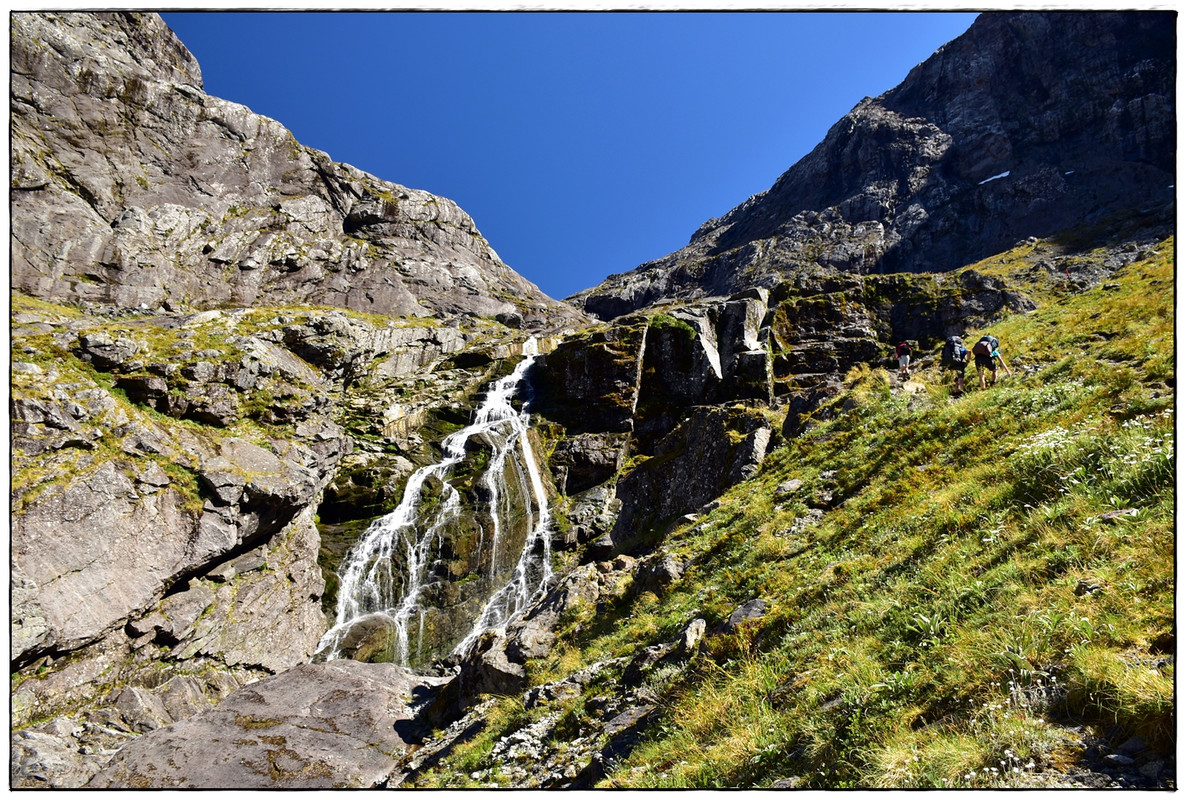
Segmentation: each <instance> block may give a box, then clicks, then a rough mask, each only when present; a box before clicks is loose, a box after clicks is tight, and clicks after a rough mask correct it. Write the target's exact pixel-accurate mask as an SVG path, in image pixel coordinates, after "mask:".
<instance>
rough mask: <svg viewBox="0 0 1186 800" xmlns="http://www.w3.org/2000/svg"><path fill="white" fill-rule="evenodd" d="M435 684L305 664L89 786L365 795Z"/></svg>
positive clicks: (396, 673) (149, 740) (142, 748)
mask: <svg viewBox="0 0 1186 800" xmlns="http://www.w3.org/2000/svg"><path fill="white" fill-rule="evenodd" d="M440 682H441V679H434V678H426V677H422V676H414V675H412V674H411V673H410V672H408V671H407V670H404V669H402V668H400V667H397V666H395V665H392V664H362V663H359V662H356V661H331V662H328V663H324V664H305V665H302V666H297V667H294V668H293V669H291V670H288V671H287V672H284V673H282V674H280V675H276V676H274V677H271V678H267V679H264V680H262V681H259V682H257V683H253V684H251V685H249V686H244V687H242V688H241V689H239V690H237V691H235V692H234V693H232V694H231V695H230V696H229V697H227V699H225V700H224V701H222V703H220V704H219V705H218V706H217V707H215V708H213V709H210V710H207V711H204V712H202V713H200V714H198V715H196V716H194V717H191V718H189V719H187V720H184V721H182V722H177V723H174V724H172V725H170V726H168V727H165V728H161V729H159V730H154V731H153V732H151V733H147V734H145V735H144V736H140V737H139V738H137V739H136V740H134V741H132V742H131V743H129V744H128V745H127V746H125V747H124V748H122V749H121V750H120V751H119V752H118V753H117V754H116V755H115V756H114V757H113V758H112V760H111V762H110V763H109V764H108V765H107V766H106V767H104V768H103V769H102V770H101V771H100V772H99V773H98V774H97V775H95V776H94V777H93V778H92V779H91V780H90V782H89V783H88V784H87V785H88V787H89V788H106V789H126V788H133V787H134V788H158V789H163V788H170V789H181V788H184V789H331V788H374V787H377V786H381V785H383V784H384V782H385V781H386V780H387V778H388V776H389V775H390V774H391V772H392V771H393V769H394V768H395V766H396V763H397V760H398V759H399V757H400V756H401V755H402V754H403V753H404V752H405V751H406V750H407V743H406V742H405V741H404V740H403V739H402V738H401V737H400V735H399V734H398V733H397V731H396V727H397V723H399V722H400V721H404V720H409V719H411V718H413V717H414V716H415V707H414V706H413V705H411V703H410V702H409V698H410V697H412V696H413V695H414V693H419V692H420V691H422V688H421V687H432V686H435V685H437V684H439V683H440Z"/></svg>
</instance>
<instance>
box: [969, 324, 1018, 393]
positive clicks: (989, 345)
mask: <svg viewBox="0 0 1186 800" xmlns="http://www.w3.org/2000/svg"><path fill="white" fill-rule="evenodd" d="M972 355H974V356H976V374H978V375H979V376H980V388H981V389H983V388H984V373H985V372H986V371H988V370H992V382H993V384H994V385H995V384H996V382H997V364H998V362H999V363H1000V365H1001V366H1002V367H1004V368H1005V372H1008V373H1009V377H1010V378H1012V377H1013V370H1011V369H1009V365H1008V364H1006V363H1005V357H1004V356H1003V355H1001V343H1000V341H998V340H997V337H995V336H992V335H990V334H987V333H986V334H985V335H983V336H981V337H980V341H978V342H976V344H974V345H972Z"/></svg>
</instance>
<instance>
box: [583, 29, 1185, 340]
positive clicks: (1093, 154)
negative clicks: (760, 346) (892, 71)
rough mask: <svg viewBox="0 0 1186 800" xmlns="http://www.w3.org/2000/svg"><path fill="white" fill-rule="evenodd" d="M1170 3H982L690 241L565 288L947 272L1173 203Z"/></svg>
mask: <svg viewBox="0 0 1186 800" xmlns="http://www.w3.org/2000/svg"><path fill="white" fill-rule="evenodd" d="M1174 24H1175V20H1174V15H1173V14H1172V12H1127V13H1095V12H1089V13H1084V12H1062V13H1038V12H1010V13H986V14H982V15H981V16H980V17H978V18H977V20H976V22H975V23H974V24H973V25H972V27H971V28H970V29H969V30H968V31H967V33H965V34H964V35H963V36H960V37H959V38H957V39H955V40H954V41H952V42H951V43H949V44H948V45H946V46H944V47H943V48H941V49H940V50H939V51H937V52H936V53H935V54H934V55H933V56H932V57H931V58H929V59H928V60H927V61H925V62H924V63H922V64H920V65H919V66H918V67H916V68H915V69H914V70H912V71H911V73H910V74H909V76H907V78H906V80H904V81H903V82H902V83H901V84H900V85H899V86H898V87H897V88H895V89H893V90H891V91H889V92H886V93H885V94H883V95H882V96H880V97H878V98H866V99H865V100H862V101H861V102H860V103H858V104H857V106H856V107H855V108H854V109H853V110H852V111H851V112H850V113H849V114H847V115H846V116H845V117H844V118H843V119H841V120H840V121H839V122H837V123H836V124H835V125H834V126H833V127H832V129H831V130H830V131H829V132H828V135H827V136H826V137H825V138H824V141H822V142H821V143H820V144H819V145H818V146H817V147H816V148H815V149H814V150H813V151H812V152H811V153H809V154H808V155H807V156H805V157H804V158H803V159H802V160H800V161H799V162H798V163H796V164H795V165H794V166H793V167H791V169H789V170H787V172H785V173H784V174H783V175H782V176H781V177H779V179H778V180H777V181H776V182H775V183H774V185H773V186H772V187H771V188H770V189H768V190H767V191H765V192H763V193H761V194H758V195H755V196H754V197H752V198H750V199H749V200H747V201H746V202H745V203H743V204H742V205H740V206H738V207H736V208H734V209H733V210H732V211H730V212H729V213H728V214H726V215H725V216H723V217H720V218H718V219H713V220H709V221H708V222H706V223H704V224H703V225H702V226H701V227H700V229H699V230H697V231H696V233H695V234H694V235H693V236H692V239H691V241H690V242H689V243H688V245H687V246H686V247H684V248H683V249H681V250H678V251H676V252H674V253H671V254H670V255H667V256H665V257H663V258H660V259H658V260H655V261H651V262H648V263H646V264H643V265H641V266H639V267H638V268H636V269H635V270H633V271H631V272H627V273H624V274H618V275H613V276H610V277H609V278H608V279H607V280H606V281H604V282H603V283H602V284H601V285H599V286H597V287H594V288H592V289H589V290H586V291H584V292H580V293H578V294H576V295H574V296H573V297H572V298H570V300H571V301H573V302H575V303H577V304H578V305H580V306H582V307H583V308H584V309H585V310H586V311H587V312H589V313H591V314H594V315H596V316H598V317H601V318H603V319H609V318H612V317H615V316H618V315H621V314H624V313H628V312H629V311H632V310H635V309H638V308H642V307H645V306H647V305H649V304H651V303H654V302H656V301H658V300H660V299H663V298H673V297H674V298H693V297H704V296H713V295H724V294H730V293H732V292H736V291H738V290H741V289H745V288H749V287H753V286H765V287H771V286H774V285H776V284H777V283H779V282H780V281H782V280H784V279H785V278H786V277H788V276H789V275H791V274H793V273H795V272H801V271H804V270H807V271H813V272H814V271H820V270H822V271H825V272H850V273H861V274H868V273H892V272H926V271H946V270H950V269H953V268H956V267H958V266H960V265H963V264H967V263H970V262H973V261H976V260H978V259H980V258H984V257H985V256H987V255H989V254H992V253H995V252H999V251H1000V250H1001V249H1004V248H1007V247H1010V246H1012V245H1013V244H1015V243H1017V242H1019V241H1022V240H1024V239H1026V238H1027V237H1031V236H1038V237H1041V236H1047V235H1050V234H1053V233H1055V232H1056V231H1060V230H1064V229H1067V228H1070V227H1074V226H1075V225H1079V224H1083V223H1092V222H1098V221H1101V220H1104V219H1106V218H1108V217H1109V216H1110V215H1113V214H1116V213H1119V212H1123V211H1126V210H1145V209H1148V208H1153V207H1160V206H1166V205H1168V204H1170V203H1172V201H1173V193H1174V192H1173V181H1174V177H1173V175H1174V163H1175V162H1174V150H1175V137H1174V133H1175V122H1174V72H1175V58H1174V48H1175V42H1174Z"/></svg>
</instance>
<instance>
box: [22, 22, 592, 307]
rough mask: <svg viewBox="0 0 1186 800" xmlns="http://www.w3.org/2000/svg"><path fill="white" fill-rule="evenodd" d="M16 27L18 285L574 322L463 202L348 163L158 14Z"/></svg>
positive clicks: (188, 303)
mask: <svg viewBox="0 0 1186 800" xmlns="http://www.w3.org/2000/svg"><path fill="white" fill-rule="evenodd" d="M11 23H12V92H11V109H12V131H11V134H12V153H11V160H12V220H13V227H12V239H11V243H12V284H13V288H15V289H18V290H20V291H24V292H27V293H29V294H32V295H35V296H38V297H43V298H45V299H49V300H61V301H69V302H74V303H81V302H87V303H93V304H99V305H114V306H117V307H120V308H143V309H157V308H160V307H162V306H163V307H165V308H168V309H174V310H202V309H209V308H217V307H236V306H249V305H253V304H260V305H286V304H290V303H294V302H296V303H317V304H322V305H329V306H337V307H341V308H348V309H353V310H357V311H373V312H377V313H382V314H387V315H391V316H432V315H434V314H456V313H462V312H465V313H472V314H477V315H482V316H488V317H492V318H493V317H498V316H502V317H503V319H505V320H518V321H524V320H526V321H527V322H529V323H531V324H533V325H535V326H537V327H545V326H547V325H550V324H555V323H559V324H561V325H563V324H564V323H565V321H571V320H573V319H576V318H577V315H575V314H573V313H572V311H571V309H569V308H568V307H567V306H564V305H562V304H559V303H557V302H555V301H553V300H551V299H549V298H548V297H546V296H545V295H544V294H543V293H542V292H540V291H539V289H537V288H536V287H535V286H533V285H532V284H530V283H529V282H527V281H526V280H524V279H523V278H522V277H521V276H519V275H518V274H516V273H515V272H514V271H513V270H511V269H510V268H509V267H507V266H506V265H505V264H504V263H503V262H502V261H501V260H500V259H499V257H498V255H497V254H496V253H495V252H494V250H493V249H492V248H491V247H490V245H489V243H488V242H487V241H486V240H485V239H484V238H483V237H482V235H481V234H480V233H479V232H478V229H477V227H476V226H475V225H474V222H473V220H472V219H470V217H469V216H468V215H467V214H465V213H464V212H463V211H462V210H461V209H460V208H458V207H457V205H456V204H455V203H453V202H452V201H450V200H447V199H445V198H443V197H437V196H434V195H431V194H429V193H427V192H423V191H418V190H415V189H410V188H407V187H403V186H399V185H397V184H393V183H388V182H386V181H381V180H379V179H377V178H375V177H374V176H372V175H368V174H366V173H364V172H362V171H360V170H358V169H355V168H353V167H351V166H349V165H347V164H339V163H335V162H334V161H332V160H331V159H330V157H329V156H328V155H327V154H325V153H322V152H319V151H316V150H313V149H310V148H307V147H304V146H302V145H301V144H299V143H298V142H297V141H296V140H295V139H294V138H293V137H292V134H291V133H290V132H289V131H288V130H287V129H286V128H284V126H283V125H281V124H280V123H278V122H276V121H275V120H271V119H268V118H266V117H262V116H260V115H258V114H254V113H252V112H251V110H250V109H248V108H245V107H244V106H241V105H238V104H235V103H231V102H228V101H225V100H221V99H219V98H215V97H210V96H209V95H207V94H205V93H204V92H203V91H202V76H201V71H200V70H199V68H198V64H197V63H196V61H195V60H194V58H193V56H192V55H190V53H189V52H188V51H187V50H186V49H185V47H184V46H183V45H182V44H181V43H180V42H179V41H178V40H177V38H176V36H174V35H173V33H172V31H170V30H169V29H168V27H167V26H166V25H165V24H164V23H163V22H162V21H161V19H160V18H159V17H157V16H155V15H142V14H137V13H132V12H128V13H104V14H52V13H51V14H41V13H37V14H34V13H16V14H13V15H12V18H11Z"/></svg>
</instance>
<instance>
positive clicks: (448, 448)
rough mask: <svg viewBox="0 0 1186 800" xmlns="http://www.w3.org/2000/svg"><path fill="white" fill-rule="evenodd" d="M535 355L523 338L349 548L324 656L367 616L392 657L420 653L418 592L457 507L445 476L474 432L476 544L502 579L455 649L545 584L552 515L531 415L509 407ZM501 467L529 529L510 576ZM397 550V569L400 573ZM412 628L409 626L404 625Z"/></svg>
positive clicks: (339, 652) (338, 652)
mask: <svg viewBox="0 0 1186 800" xmlns="http://www.w3.org/2000/svg"><path fill="white" fill-rule="evenodd" d="M538 354H539V350H538V346H537V344H536V342H535V340H534V339H530V340H528V341H527V342H526V344H525V349H524V357H523V359H522V360H521V361H520V362H519V364H518V365H517V366H516V368H515V369H514V371H512V372H511V373H510V374H509V375H507V376H505V377H503V378H500V379H499V380H497V381H495V382H494V384H493V385H492V386H491V387H490V389H489V390H488V391H487V393H486V397H485V399H484V400H483V401H482V403H481V404H480V405H479V406H478V408H477V409H476V410H475V412H474V417H473V421H472V422H471V423H470V424H469V425H468V426H466V427H465V428H463V429H461V430H459V431H457V432H455V433H453V434H451V435H449V436H448V437H446V438H445V440H444V441H443V442H442V445H441V446H442V453H443V457H442V458H441V460H440V461H438V462H437V463H435V464H431V465H428V466H426V467H422V468H420V469H419V470H417V471H416V472H415V473H413V474H412V476H411V477H410V478H409V479H408V482H407V486H406V488H405V490H404V495H403V498H402V499H401V501H400V503H399V505H398V506H397V507H396V508H395V510H394V511H392V512H391V513H390V514H388V515H386V516H384V517H382V518H380V519H378V520H376V521H375V522H374V523H372V524H371V526H370V527H369V528H368V529H367V531H366V532H365V533H364V535H363V537H362V538H361V539H360V540H359V541H358V543H357V544H356V545H355V546H354V547H353V548H352V549H351V551H350V553H349V555H348V556H347V558H346V560H345V561H344V562H343V564H342V567H341V568H340V570H339V573H340V577H341V588H340V590H339V593H338V602H337V610H336V623H335V624H334V626H333V627H332V628H331V629H330V630H329V631H327V632H326V634H325V635H324V636H323V637H322V640H321V643H320V645H319V646H318V652H319V654H321V655H322V656H324V657H325V658H326V660H333V659H338V658H344V657H348V656H347V654H346V653H344V652H343V645H344V643H345V642H346V640H347V638H348V637H349V636H350V634H351V631H353V630H354V629H355V628H356V626H358V625H360V624H365V625H368V626H371V627H376V626H378V627H380V628H386V629H388V630H389V631H391V634H392V635H393V638H394V646H393V647H392V648H391V660H393V661H395V662H396V663H398V664H400V665H403V666H409V665H411V664H412V663H417V662H420V661H422V659H423V653H422V652H421V645H422V643H423V639H424V630H423V627H424V620H425V609H424V608H423V606H422V594H423V591H424V589H425V587H426V586H427V585H428V583H429V582H430V581H431V579H432V567H433V557H434V555H435V554H437V553H439V551H440V549H441V545H442V533H443V532H444V531H446V530H447V529H448V528H449V526H450V525H451V524H455V523H456V522H457V520H458V519H459V517H460V515H461V513H462V494H461V491H459V489H458V488H457V487H456V486H454V485H453V483H451V482H450V477H451V475H452V474H453V472H454V470H455V468H456V467H457V466H458V465H459V464H461V462H462V461H463V460H464V459H465V458H466V456H467V453H468V446H469V445H470V443H471V442H472V441H474V440H479V439H480V440H482V441H484V442H485V443H486V444H487V445H488V446H490V447H491V455H490V458H489V461H488V463H487V466H486V469H485V471H484V472H483V474H482V476H481V478H480V483H481V487H482V492H481V496H482V497H483V498H484V499H485V506H486V510H487V512H488V515H489V517H488V519H489V534H490V535H489V537H488V538H489V541H486V539H487V536H486V531H485V530H483V531H482V533H481V537H482V538H481V540H480V541H479V544H478V550H479V551H482V550H483V548H489V557H488V559H486V558H484V559H482V561H483V562H484V563H488V564H489V574H488V575H486V576H481V577H484V578H485V579H486V580H488V581H489V582H490V584H491V585H492V586H497V585H498V584H499V583H500V582H501V587H500V588H498V589H497V590H496V591H494V592H493V593H492V594H491V595H490V597H489V599H488V600H487V601H486V603H485V606H484V608H483V609H482V611H481V613H480V614H478V616H477V618H476V619H475V620H474V624H473V627H472V628H471V630H470V631H469V633H468V634H466V635H465V636H464V637H463V638H462V639H461V640H460V642H459V643H458V644H457V645H456V646H455V647H454V650H453V652H454V653H455V654H464V653H465V652H466V651H467V650H468V649H469V648H470V647H471V646H472V645H473V643H474V642H475V641H476V640H477V638H478V637H479V636H480V635H481V634H482V632H483V631H485V630H487V629H489V628H493V627H497V626H499V625H503V624H505V623H506V622H507V621H509V620H510V619H511V618H512V617H514V616H515V615H516V614H517V613H518V612H520V611H522V610H523V609H524V608H526V607H527V606H528V604H529V603H530V602H531V601H532V600H534V599H536V597H537V596H538V595H539V594H540V593H541V592H542V591H544V590H545V589H546V588H547V586H548V584H549V581H550V580H551V579H552V576H553V573H552V566H551V534H552V516H551V513H550V512H549V510H548V498H547V493H546V491H545V489H544V484H543V480H542V478H541V476H540V472H539V467H538V465H537V463H536V460H535V455H534V453H533V452H532V447H531V442H530V439H529V436H528V420H529V416H530V414H529V412H528V410H527V407H526V406H524V407H523V409H522V410H516V409H515V407H514V405H513V401H514V400H515V398H516V397H517V394H518V390H519V386H520V384H521V383H522V381H523V376H524V375H525V373H526V372H527V370H528V369H529V368H530V367H531V365H532V363H533V362H534V360H535V358H536V357H537V356H538ZM508 473H509V474H510V475H511V476H512V478H513V480H514V481H516V483H517V484H518V486H517V489H518V491H519V493H520V494H521V495H522V496H524V497H525V498H528V501H527V502H525V503H524V504H523V505H524V507H523V512H524V513H525V515H526V517H527V520H526V529H527V536H526V539H525V541H524V544H523V547H522V551H521V553H520V555H519V558H518V560H517V561H516V562H515V563H514V566H513V568H512V569H511V570H510V573H509V575H506V574H503V575H499V574H497V573H498V572H499V563H500V562H499V558H498V552H499V548H500V547H506V546H508V544H509V542H508V541H506V540H507V539H508V538H509V537H508V534H507V531H508V529H510V528H511V526H512V524H513V520H511V519H510V517H511V516H513V515H514V514H515V511H516V509H515V508H514V506H513V504H512V503H510V502H508V496H509V495H510V488H511V487H509V486H508V485H507V480H508V478H507V475H508ZM437 484H439V486H440V492H441V494H440V497H439V498H434V497H432V492H430V491H429V486H430V485H437ZM401 553H402V555H403V570H402V572H403V574H402V575H401V574H398V573H399V572H400V570H399V568H398V564H399V563H400V559H399V557H398V556H399V555H400V554H401ZM413 627H415V628H417V630H416V631H412V630H411V629H412V628H413ZM413 638H414V640H415V645H416V647H415V651H413V645H412V640H413Z"/></svg>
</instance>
